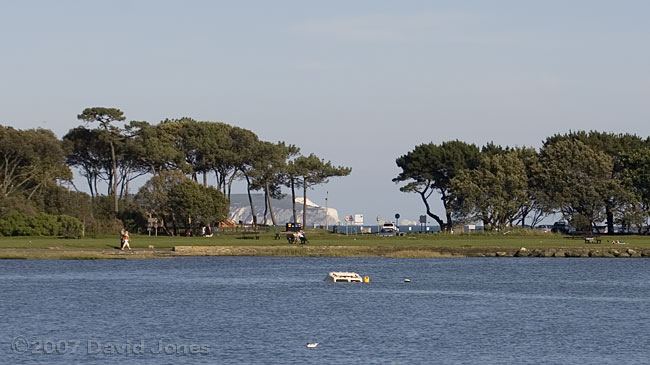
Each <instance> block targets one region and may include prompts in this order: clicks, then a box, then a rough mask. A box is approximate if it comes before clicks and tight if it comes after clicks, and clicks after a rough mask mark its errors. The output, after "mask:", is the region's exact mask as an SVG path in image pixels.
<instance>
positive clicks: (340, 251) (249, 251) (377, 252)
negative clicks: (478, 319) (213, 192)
mask: <svg viewBox="0 0 650 365" xmlns="http://www.w3.org/2000/svg"><path fill="white" fill-rule="evenodd" d="M173 255H174V256H283V257H395V258H445V257H557V258H560V257H650V249H639V248H632V247H629V248H627V247H626V248H620V247H607V248H600V247H599V248H534V249H527V248H525V247H521V248H518V249H517V248H502V247H419V246H414V247H404V246H309V245H305V246H303V245H291V246H289V245H286V246H174V248H173Z"/></svg>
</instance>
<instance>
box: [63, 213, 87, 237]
mask: <svg viewBox="0 0 650 365" xmlns="http://www.w3.org/2000/svg"><path fill="white" fill-rule="evenodd" d="M59 224H60V227H61V228H60V230H59V235H61V236H63V237H64V238H79V237H81V235H82V233H83V224H82V223H81V221H80V220H79V219H77V218H75V217H71V216H69V215H61V216H59Z"/></svg>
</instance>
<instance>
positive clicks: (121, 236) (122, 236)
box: [120, 227, 126, 250]
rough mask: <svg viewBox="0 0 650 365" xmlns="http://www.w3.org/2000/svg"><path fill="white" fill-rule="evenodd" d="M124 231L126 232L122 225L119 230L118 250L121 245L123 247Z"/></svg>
mask: <svg viewBox="0 0 650 365" xmlns="http://www.w3.org/2000/svg"><path fill="white" fill-rule="evenodd" d="M125 232H126V230H125V229H124V227H122V229H121V230H120V250H121V249H122V247H124V233H125Z"/></svg>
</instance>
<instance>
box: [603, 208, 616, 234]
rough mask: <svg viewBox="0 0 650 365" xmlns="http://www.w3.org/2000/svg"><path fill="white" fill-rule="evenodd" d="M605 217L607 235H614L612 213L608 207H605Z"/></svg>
mask: <svg viewBox="0 0 650 365" xmlns="http://www.w3.org/2000/svg"><path fill="white" fill-rule="evenodd" d="M605 215H606V216H607V234H614V213H613V212H612V210H611V209H610V208H609V205H606V206H605Z"/></svg>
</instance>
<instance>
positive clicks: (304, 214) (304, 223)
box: [302, 179, 307, 228]
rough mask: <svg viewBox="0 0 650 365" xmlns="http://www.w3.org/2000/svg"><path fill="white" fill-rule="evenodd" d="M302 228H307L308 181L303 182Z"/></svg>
mask: <svg viewBox="0 0 650 365" xmlns="http://www.w3.org/2000/svg"><path fill="white" fill-rule="evenodd" d="M302 227H303V228H307V181H305V180H304V179H303V181H302Z"/></svg>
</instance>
